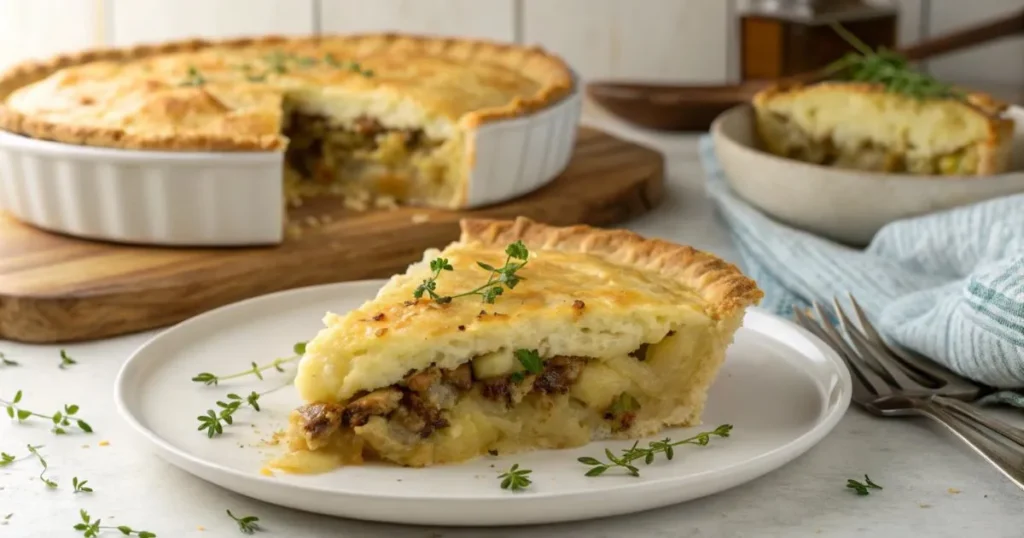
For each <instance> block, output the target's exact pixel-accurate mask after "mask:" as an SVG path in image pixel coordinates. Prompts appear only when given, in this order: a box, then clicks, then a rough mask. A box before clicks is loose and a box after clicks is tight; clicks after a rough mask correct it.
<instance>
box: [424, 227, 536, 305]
mask: <svg viewBox="0 0 1024 538" xmlns="http://www.w3.org/2000/svg"><path fill="white" fill-rule="evenodd" d="M505 255H506V258H505V265H503V266H501V267H493V266H491V265H488V264H486V263H484V262H479V261H478V262H476V264H477V265H478V266H480V268H482V269H484V270H485V271H488V273H489V274H488V277H487V282H485V283H484V284H483V285H482V286H479V287H477V288H474V289H471V290H469V291H464V292H462V293H456V294H454V295H441V294H439V293H437V279H438V277H440V276H441V272H442V271H454V270H455V269H454V268H453V267H452V265H451V263H449V262H448V259H447V258H435V259H433V260H431V261H430V270H431V271H432V274H431V275H430V277H429V278H427V279H424V280H423V283H422V284H420V285H419V286H417V287H416V290H415V291H413V294H412V295H413V297H415V298H416V299H420V298H422V297H423V296H424V295H426V296H427V297H429V298H431V299H433V300H434V301H435V302H437V303H439V304H446V303H450V302H452V299H458V298H459V297H468V296H470V295H479V296H480V297H481V299H483V302H485V303H488V304H494V301H495V300H496V299H497V298H498V296H500V295H501V294H502V293H503V292H504V289H505V287H507V288H508V289H510V290H511V289H513V288H515V287H516V285H517V284H519V283H520V282H521V281H523V280H526V279H525V278H523V277H521V276H519V275H518V274H516V273H517V272H518V271H519V270H520V269H522V268H523V267H525V266H526V264H527V263H529V258H530V250H529V249H527V248H526V245H524V244H523V242H522V241H516V242H515V243H512V244H510V245H509V246H507V247H505ZM516 260H518V261H516Z"/></svg>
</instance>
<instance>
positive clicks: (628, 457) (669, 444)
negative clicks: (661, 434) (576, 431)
mask: <svg viewBox="0 0 1024 538" xmlns="http://www.w3.org/2000/svg"><path fill="white" fill-rule="evenodd" d="M730 432H732V425H731V424H723V425H721V426H719V427H717V428H715V429H714V430H713V431H710V432H701V433H698V434H697V435H694V436H693V437H690V438H689V439H683V440H682V441H672V440H671V439H669V438H665V439H663V440H661V441H652V442H650V443H648V448H640V447H638V446H637V445H638V444H640V442H639V441H637V442H634V443H633V446H631V447H629V448H627V449H623V450H622V455H621V456H617V457H616V456H615V454H613V453H612V451H611V450H609V449H605V451H604V453H605V455H606V456H608V460H609V463H605V462H602V461H600V460H598V459H596V458H591V457H587V456H584V457H582V458H579V459H578V460H577V461H579V462H580V463H582V464H584V465H590V466H591V468H590V470H589V471H587V472H586V476H601V475H602V474H604V472H605V471H607V470H608V469H611V468H614V467H621V468H623V469H625V470H626V471H627V472H628V473H629V474H631V475H633V476H640V469H638V468H637V467H636V466H635V465H633V464H632V462H634V461H636V460H641V459H642V460H644V463H645V464H647V465H650V464H651V463H654V457H655V455H657V454H659V453H664V454H665V458H666V459H669V460H671V459H672V457H673V456H674V455H675V451H674V450H673V447H677V446H679V445H698V446H705V445H707V444H708V443H710V442H711V437H712V436H714V437H729V434H730Z"/></svg>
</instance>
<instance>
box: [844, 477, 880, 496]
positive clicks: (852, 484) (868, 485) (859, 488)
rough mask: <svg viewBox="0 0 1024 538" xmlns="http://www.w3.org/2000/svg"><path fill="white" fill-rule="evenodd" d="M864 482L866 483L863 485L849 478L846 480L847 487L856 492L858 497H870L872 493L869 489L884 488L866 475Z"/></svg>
mask: <svg viewBox="0 0 1024 538" xmlns="http://www.w3.org/2000/svg"><path fill="white" fill-rule="evenodd" d="M864 482H865V483H863V484H862V483H860V482H858V481H856V480H854V479H852V478H848V479H847V480H846V487H848V488H850V489H852V490H854V491H856V492H857V495H870V494H871V492H870V491H868V490H869V489H882V486H879V485H878V484H876V483H874V482H872V481H871V479H870V478H868V475H864Z"/></svg>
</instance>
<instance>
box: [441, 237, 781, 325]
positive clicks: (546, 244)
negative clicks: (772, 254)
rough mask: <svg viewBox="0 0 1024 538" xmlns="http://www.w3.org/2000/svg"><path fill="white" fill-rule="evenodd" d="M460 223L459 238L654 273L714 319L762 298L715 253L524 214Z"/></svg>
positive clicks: (749, 280) (760, 294)
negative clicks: (694, 298)
mask: <svg viewBox="0 0 1024 538" xmlns="http://www.w3.org/2000/svg"><path fill="white" fill-rule="evenodd" d="M460 225H461V227H462V235H461V238H460V241H461V242H463V243H472V242H479V243H482V244H484V245H488V246H491V247H495V248H504V247H505V246H506V245H508V244H509V243H512V242H515V241H519V240H521V241H523V243H524V244H526V246H527V247H528V248H530V249H537V250H558V251H563V252H582V253H587V254H591V255H595V256H599V257H601V258H603V259H604V260H606V261H608V262H611V263H614V264H616V265H623V266H629V267H634V268H637V269H640V270H643V271H654V272H657V273H658V274H660V275H661V276H662V277H665V278H669V279H672V280H675V281H676V282H679V283H681V284H683V285H685V286H687V287H689V288H692V289H693V290H695V291H696V292H697V293H698V294H700V296H701V298H702V299H703V300H704V301H706V302H707V304H708V309H707V311H708V314H709V315H710V316H711V317H712V318H714V319H722V318H727V317H729V316H730V315H732V314H733V313H735V312H737V311H738V310H741V309H743V308H746V307H748V306H752V305H756V304H757V303H758V302H759V301H760V300H761V298H762V297H764V293H763V292H762V291H761V290H760V289H759V288H758V287H757V283H756V282H754V281H753V280H752V279H750V278H748V277H747V276H746V275H744V274H743V273H742V272H741V271H740V269H739V268H738V267H736V266H735V265H733V264H730V263H727V262H725V261H723V260H721V259H720V258H718V257H717V256H714V255H713V254H710V253H707V252H703V251H700V250H697V249H694V248H692V247H689V246H683V245H677V244H674V243H669V242H667V241H662V240H659V239H647V238H644V237H643V236H640V235H638V234H635V233H633V232H629V231H625V230H603V229H599V228H593V227H590V226H583V225H579V226H569V227H556V226H548V225H546V224H541V223H537V222H534V221H532V220H530V219H527V218H524V217H519V218H517V219H516V220H514V221H508V220H487V219H463V220H462V221H460Z"/></svg>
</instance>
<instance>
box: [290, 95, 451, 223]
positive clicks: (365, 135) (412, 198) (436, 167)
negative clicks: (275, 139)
mask: <svg viewBox="0 0 1024 538" xmlns="http://www.w3.org/2000/svg"><path fill="white" fill-rule="evenodd" d="M283 134H284V135H285V136H287V137H288V139H289V143H288V149H287V150H286V153H285V162H286V165H287V168H288V169H289V171H290V172H291V173H292V174H291V175H292V176H293V181H291V182H287V181H286V189H287V191H288V193H287V194H288V195H289V198H290V201H291V202H292V203H293V205H298V203H299V202H300V200H301V198H302V197H306V196H313V195H320V194H341V195H346V196H348V197H353V198H354V199H356V200H370V199H379V198H386V199H388V200H390V201H393V202H397V203H402V204H410V205H441V206H447V205H448V204H449V203H450V201H451V200H452V197H453V196H454V195H455V189H456V181H455V176H454V170H452V165H451V163H453V162H456V161H455V159H454V157H455V152H456V149H457V147H456V144H455V143H454V141H453V140H446V139H437V138H431V137H429V136H427V135H426V133H425V132H424V131H423V130H422V129H415V128H412V129H410V128H393V127H387V126H385V125H383V124H382V123H381V122H380V121H379V120H378V119H377V118H374V117H372V116H367V115H362V116H359V117H357V118H355V119H354V120H351V121H348V122H338V121H334V120H332V119H331V118H328V117H327V116H323V115H319V114H310V113H306V112H302V111H301V110H298V109H292V110H290V111H288V112H287V117H286V120H285V127H284V131H283Z"/></svg>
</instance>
